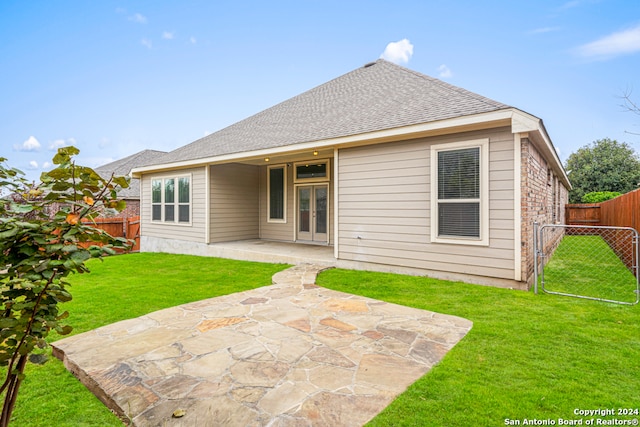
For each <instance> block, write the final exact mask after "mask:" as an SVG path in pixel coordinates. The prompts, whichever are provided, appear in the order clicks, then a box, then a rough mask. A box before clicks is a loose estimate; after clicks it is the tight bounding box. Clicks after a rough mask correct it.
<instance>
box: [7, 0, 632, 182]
mask: <svg viewBox="0 0 640 427" xmlns="http://www.w3.org/2000/svg"><path fill="white" fill-rule="evenodd" d="M0 40H1V41H0V88H1V91H0V141H1V142H0V143H1V144H2V145H0V146H1V147H2V150H1V151H0V157H6V158H8V159H9V162H8V163H9V164H10V165H11V166H15V167H18V168H20V169H22V170H23V171H25V172H26V173H27V174H28V176H29V177H30V178H37V177H38V176H39V174H40V172H41V171H42V170H43V169H47V168H50V165H49V164H48V162H50V159H51V158H52V156H53V154H54V150H55V148H56V147H58V146H61V145H75V146H76V147H78V148H79V149H80V150H81V154H80V156H79V162H81V163H83V164H85V165H88V166H94V167H95V166H99V165H101V164H104V163H107V162H110V161H113V160H116V159H119V158H122V157H125V156H127V155H130V154H133V153H135V152H137V151H140V150H143V149H146V148H151V149H157V150H164V151H169V150H172V149H175V148H177V147H179V146H182V145H184V144H187V143H189V142H192V141H194V140H196V139H198V138H200V137H202V136H204V135H206V134H208V133H211V132H214V131H216V130H219V129H221V128H223V127H225V126H228V125H230V124H232V123H234V122H236V121H238V120H241V119H243V118H245V117H248V116H250V115H252V114H254V113H257V112H259V111H261V110H263V109H265V108H268V107H270V106H272V105H274V104H276V103H278V102H281V101H283V100H285V99H288V98H290V97H292V96H295V95H297V94H298V93H301V92H303V91H305V90H308V89H311V88H312V87H315V86H317V85H319V84H322V83H324V82H326V81H328V80H331V79H333V78H335V77H338V76H340V75H342V74H344V73H347V72H349V71H351V70H353V69H355V68H358V67H360V66H362V65H364V64H365V63H367V62H370V61H372V60H375V59H377V58H379V57H381V55H384V56H385V57H386V58H387V59H389V60H392V61H394V62H397V63H399V64H400V65H403V66H405V67H408V68H411V69H413V70H416V71H419V72H421V73H424V74H428V75H430V76H433V77H437V78H441V79H443V80H445V81H446V82H448V83H451V84H453V85H456V86H460V87H463V88H465V89H467V90H470V91H473V92H476V93H479V94H481V95H484V96H486V97H489V98H492V99H495V100H497V101H500V102H503V103H506V104H509V105H512V106H514V107H517V108H519V109H521V110H524V111H526V112H528V113H531V114H533V115H535V116H537V117H540V118H542V119H543V121H544V123H545V126H546V128H547V130H548V132H549V134H550V135H551V138H552V140H553V142H554V144H555V146H556V148H557V150H558V152H559V154H560V157H561V159H562V160H563V161H564V160H566V158H567V156H568V155H569V154H571V153H572V152H574V151H576V150H577V149H578V148H580V147H581V146H584V145H587V144H589V143H591V142H592V141H594V140H596V139H600V138H605V137H609V138H613V139H617V140H618V141H624V142H627V143H629V144H630V145H631V146H632V147H633V148H634V149H635V150H636V151H638V152H640V136H638V135H633V134H632V133H629V132H636V133H640V115H634V114H632V113H629V112H625V111H624V109H623V108H622V107H621V104H622V102H623V101H622V100H621V99H620V96H622V95H623V94H624V93H625V92H628V91H632V95H631V96H632V98H634V99H635V101H637V102H640V2H638V1H629V0H573V1H544V0H540V1H514V0H511V1H459V0H452V1H427V0H422V1H404V0H393V1H377V0H367V1H360V0H338V1H332V0H329V1H312V0H296V1H277V0H273V1H268V2H266V1H240V0H236V1H193V0H182V1H179V2H178V1H174V2H169V1H162V2H160V1H128V2H127V1H111V0H105V1H36V0H34V1H28V2H25V1H13V0H3V1H2V2H0Z"/></svg>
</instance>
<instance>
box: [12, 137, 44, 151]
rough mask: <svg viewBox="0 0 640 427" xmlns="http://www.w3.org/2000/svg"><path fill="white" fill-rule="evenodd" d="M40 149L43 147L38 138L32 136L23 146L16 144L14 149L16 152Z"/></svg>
mask: <svg viewBox="0 0 640 427" xmlns="http://www.w3.org/2000/svg"><path fill="white" fill-rule="evenodd" d="M40 147H41V145H40V143H39V142H38V140H37V139H36V137H35V136H33V135H31V136H30V137H29V139H27V140H26V141H24V142H23V143H22V144H15V145H14V146H13V149H14V150H16V151H38V150H39V149H40Z"/></svg>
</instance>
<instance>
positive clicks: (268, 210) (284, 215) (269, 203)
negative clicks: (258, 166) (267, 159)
mask: <svg viewBox="0 0 640 427" xmlns="http://www.w3.org/2000/svg"><path fill="white" fill-rule="evenodd" d="M271 169H283V178H284V180H283V191H284V197H283V203H284V206H283V217H282V219H280V218H275V219H272V218H271ZM287 169H288V168H287V165H286V164H282V165H272V166H267V222H269V223H280V224H285V223H286V222H287Z"/></svg>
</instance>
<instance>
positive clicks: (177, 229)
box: [140, 167, 206, 250]
mask: <svg viewBox="0 0 640 427" xmlns="http://www.w3.org/2000/svg"><path fill="white" fill-rule="evenodd" d="M183 175H190V176H191V184H190V185H191V198H192V200H191V224H188V225H184V224H170V223H161V222H152V221H151V180H152V179H154V178H164V177H172V176H183ZM140 186H141V192H140V193H141V194H140V202H141V203H140V207H141V212H140V221H141V234H142V235H143V236H147V237H161V238H164V239H175V240H186V241H189V242H198V243H204V242H205V234H206V233H205V229H206V224H205V222H206V221H205V215H206V213H205V212H206V208H205V193H206V182H205V168H204V167H202V168H193V169H183V170H178V171H172V172H164V173H157V174H148V175H144V176H143V177H142V179H141V181H140ZM143 250H144V248H143Z"/></svg>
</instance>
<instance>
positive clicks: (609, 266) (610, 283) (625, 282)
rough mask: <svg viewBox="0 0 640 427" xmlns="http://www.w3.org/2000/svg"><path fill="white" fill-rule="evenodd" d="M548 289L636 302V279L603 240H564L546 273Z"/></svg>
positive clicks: (546, 287) (566, 237)
mask: <svg viewBox="0 0 640 427" xmlns="http://www.w3.org/2000/svg"><path fill="white" fill-rule="evenodd" d="M544 282H545V283H544V284H545V286H544V287H545V289H546V290H548V291H552V292H561V293H568V294H573V295H583V296H587V297H590V298H601V299H607V300H611V301H622V302H635V301H636V298H637V297H636V294H635V292H634V291H635V290H636V289H637V282H636V278H635V276H634V275H633V273H632V272H631V271H630V270H629V269H628V268H627V267H626V266H625V265H624V263H623V262H622V261H621V260H620V258H619V257H618V256H617V255H616V254H615V253H614V252H613V250H612V249H611V248H610V247H609V245H608V244H607V242H606V241H605V240H604V239H603V238H602V237H600V236H564V237H563V238H562V241H561V242H560V245H558V248H557V249H556V251H555V252H554V253H553V255H552V256H551V259H550V260H549V262H548V263H547V265H546V266H545V270H544Z"/></svg>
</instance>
